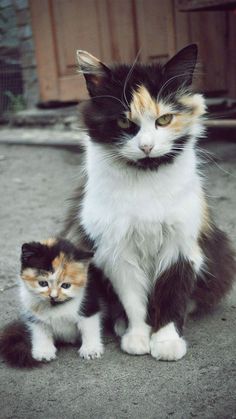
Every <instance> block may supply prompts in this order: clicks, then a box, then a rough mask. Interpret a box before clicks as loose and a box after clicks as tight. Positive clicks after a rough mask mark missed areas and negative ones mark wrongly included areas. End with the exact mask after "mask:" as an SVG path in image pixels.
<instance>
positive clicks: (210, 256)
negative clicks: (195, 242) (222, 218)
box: [192, 225, 236, 313]
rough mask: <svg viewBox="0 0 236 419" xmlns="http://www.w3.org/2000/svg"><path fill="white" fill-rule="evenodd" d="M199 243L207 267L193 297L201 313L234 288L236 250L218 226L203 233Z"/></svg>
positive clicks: (204, 268) (213, 305)
mask: <svg viewBox="0 0 236 419" xmlns="http://www.w3.org/2000/svg"><path fill="white" fill-rule="evenodd" d="M199 245H200V247H201V249H202V251H203V254H204V255H205V267H203V269H202V272H201V275H199V276H198V278H197V282H196V286H195V288H194V291H193V295H192V298H193V300H194V301H195V302H196V304H197V309H196V311H197V312H199V313H201V312H205V311H209V310H212V309H213V308H214V307H215V306H216V305H217V304H218V303H219V302H220V301H221V299H222V298H223V297H225V295H226V294H227V293H228V292H229V291H230V290H231V289H232V286H233V283H234V281H235V275H236V258H235V251H234V250H233V248H232V245H231V243H230V241H229V239H228V237H227V236H226V234H225V233H224V232H223V231H221V230H220V229H219V228H217V227H216V226H214V225H212V228H211V231H209V232H208V233H202V235H201V236H200V238H199Z"/></svg>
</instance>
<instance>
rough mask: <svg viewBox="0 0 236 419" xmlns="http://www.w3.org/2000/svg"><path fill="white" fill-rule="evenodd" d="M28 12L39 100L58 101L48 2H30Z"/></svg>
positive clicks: (45, 0) (56, 72) (46, 0)
mask: <svg viewBox="0 0 236 419" xmlns="http://www.w3.org/2000/svg"><path fill="white" fill-rule="evenodd" d="M30 12H31V19H32V28H33V35H34V41H35V49H36V62H37V72H38V76H39V86H40V98H41V100H43V101H48V100H57V99H59V86H58V71H57V60H56V51H55V44H54V38H53V31H52V25H51V8H50V1H49V0H40V1H36V0H30Z"/></svg>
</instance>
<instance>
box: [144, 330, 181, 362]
mask: <svg viewBox="0 0 236 419" xmlns="http://www.w3.org/2000/svg"><path fill="white" fill-rule="evenodd" d="M150 347H151V355H152V356H153V357H154V358H156V359H158V360H162V361H178V359H181V358H183V356H184V355H185V354H186V352H187V344H186V342H185V340H184V339H183V338H182V337H180V336H179V335H178V333H177V331H176V330H175V327H174V324H173V323H169V324H168V325H167V326H165V327H162V328H161V329H160V330H159V331H158V332H156V333H153V335H152V337H151V340H150Z"/></svg>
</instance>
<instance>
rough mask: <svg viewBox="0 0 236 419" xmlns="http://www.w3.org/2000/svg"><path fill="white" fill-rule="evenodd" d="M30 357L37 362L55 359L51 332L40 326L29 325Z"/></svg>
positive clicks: (44, 326)
mask: <svg viewBox="0 0 236 419" xmlns="http://www.w3.org/2000/svg"><path fill="white" fill-rule="evenodd" d="M29 328H30V330H31V340H32V357H33V358H34V359H36V360H37V361H51V360H52V359H55V358H56V347H55V345H54V342H53V336H52V333H51V330H50V329H49V328H47V327H46V325H42V324H37V323H36V324H34V323H31V324H30V325H29Z"/></svg>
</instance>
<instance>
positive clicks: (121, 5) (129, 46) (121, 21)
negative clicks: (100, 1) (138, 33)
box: [106, 0, 136, 63]
mask: <svg viewBox="0 0 236 419" xmlns="http://www.w3.org/2000/svg"><path fill="white" fill-rule="evenodd" d="M106 7H107V14H108V25H109V34H110V36H109V39H110V44H111V59H112V61H116V62H128V63H130V62H132V61H133V60H134V58H135V55H136V42H135V35H134V21H133V9H132V0H119V1H117V0H116V1H114V0H106Z"/></svg>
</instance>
